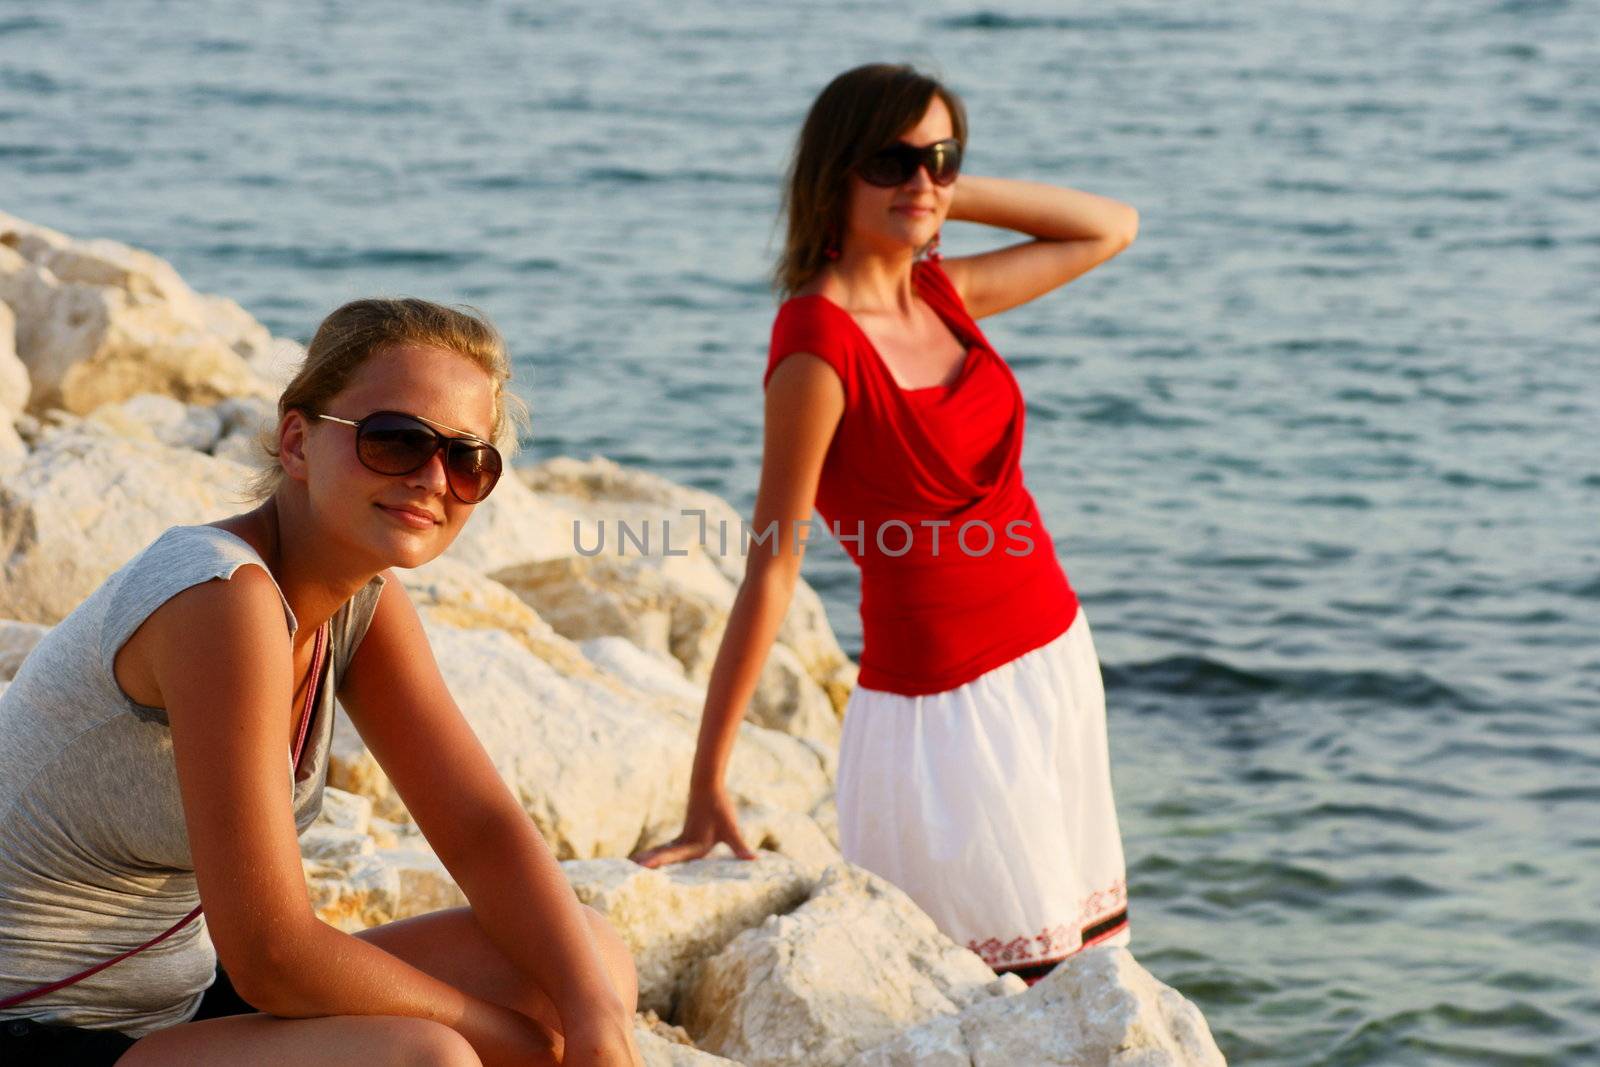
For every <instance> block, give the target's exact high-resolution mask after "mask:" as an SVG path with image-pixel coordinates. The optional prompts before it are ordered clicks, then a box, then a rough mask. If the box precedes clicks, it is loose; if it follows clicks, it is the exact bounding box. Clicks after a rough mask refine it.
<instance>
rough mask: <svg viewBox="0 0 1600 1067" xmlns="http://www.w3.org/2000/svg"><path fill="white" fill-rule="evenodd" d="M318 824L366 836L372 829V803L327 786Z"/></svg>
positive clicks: (358, 796)
mask: <svg viewBox="0 0 1600 1067" xmlns="http://www.w3.org/2000/svg"><path fill="white" fill-rule="evenodd" d="M317 823H319V824H322V825H326V826H331V827H334V828H336V829H339V830H353V831H355V832H356V833H358V834H365V833H367V832H368V831H369V830H370V829H371V827H372V801H371V800H368V799H367V798H366V797H364V796H360V795H358V794H356V793H347V792H345V791H344V790H343V789H335V788H333V787H332V786H326V787H324V788H323V790H322V810H321V811H319V812H318V813H317Z"/></svg>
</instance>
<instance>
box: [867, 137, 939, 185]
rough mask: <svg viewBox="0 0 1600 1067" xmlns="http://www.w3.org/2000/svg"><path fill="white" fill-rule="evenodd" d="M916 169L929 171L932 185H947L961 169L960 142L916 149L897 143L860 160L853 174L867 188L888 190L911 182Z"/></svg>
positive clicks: (913, 146)
mask: <svg viewBox="0 0 1600 1067" xmlns="http://www.w3.org/2000/svg"><path fill="white" fill-rule="evenodd" d="M918 167H927V168H928V177H929V178H930V179H932V181H933V184H935V185H949V184H950V183H951V182H953V181H955V180H956V175H957V174H958V173H959V172H960V170H961V142H960V141H958V140H956V139H955V138H954V137H951V138H949V139H948V140H944V141H935V142H933V144H930V145H926V146H924V147H922V148H918V147H917V146H916V145H909V144H906V143H905V142H904V141H900V142H897V143H895V144H892V145H890V146H889V147H888V148H885V149H883V150H881V151H878V152H874V153H872V155H870V156H868V157H867V158H866V159H863V160H862V161H861V162H860V163H859V164H857V166H856V173H857V174H859V175H861V180H862V181H864V182H866V183H867V184H868V185H876V186H878V187H879V188H882V189H889V188H893V187H894V186H896V185H904V184H905V183H906V182H908V181H910V180H911V177H912V175H914V174H916V173H917V168H918Z"/></svg>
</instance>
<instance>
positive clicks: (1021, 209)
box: [944, 175, 1139, 319]
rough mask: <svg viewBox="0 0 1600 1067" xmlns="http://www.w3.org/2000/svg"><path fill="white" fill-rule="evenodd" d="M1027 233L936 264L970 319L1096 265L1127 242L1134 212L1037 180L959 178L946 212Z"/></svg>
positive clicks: (1133, 227) (1135, 228) (1008, 305)
mask: <svg viewBox="0 0 1600 1067" xmlns="http://www.w3.org/2000/svg"><path fill="white" fill-rule="evenodd" d="M948 217H949V218H951V219H955V220H958V221H962V222H976V223H981V224H983V225H985V226H996V227H999V228H1001V229H1005V230H1015V231H1016V232H1018V233H1025V234H1027V235H1029V236H1030V237H1032V238H1033V240H1031V241H1025V242H1023V243H1022V244H1017V245H1012V246H1011V247H1009V248H1001V249H996V250H995V251H993V252H984V253H981V254H979V255H975V256H958V257H953V258H950V259H946V260H945V261H944V269H945V273H947V274H948V275H949V276H950V280H951V282H953V283H954V284H955V287H956V290H957V291H958V292H959V293H960V294H961V298H962V300H964V301H965V302H966V305H967V310H968V311H969V312H970V313H971V315H972V317H973V318H975V319H981V318H983V317H984V316H985V315H993V314H995V313H996V312H999V311H1005V310H1006V309H1007V308H1013V307H1016V306H1017V305H1018V304H1025V303H1027V302H1028V301H1029V300H1032V299H1034V298H1035V297H1038V296H1043V295H1044V294H1045V293H1048V292H1049V291H1050V290H1052V289H1054V288H1056V287H1057V286H1060V285H1064V284H1066V283H1067V282H1069V281H1071V280H1072V279H1073V278H1076V277H1078V276H1079V275H1080V274H1085V273H1087V272H1088V271H1090V270H1092V269H1094V268H1095V267H1097V266H1099V265H1100V264H1101V263H1104V262H1105V261H1106V260H1108V259H1110V258H1111V257H1112V256H1114V255H1116V254H1117V253H1119V252H1121V251H1122V250H1123V249H1125V248H1127V247H1128V246H1129V245H1130V244H1132V243H1133V239H1134V237H1135V236H1136V235H1137V234H1138V232H1139V213H1138V212H1137V211H1135V210H1134V209H1133V208H1132V207H1130V206H1129V205H1127V204H1124V203H1121V202H1120V201H1117V200H1112V199H1109V198H1108V197H1103V196H1096V195H1095V194H1093V193H1086V192H1082V191H1080V190H1077V189H1066V188H1062V187H1060V186H1055V185H1045V184H1043V183H1040V182H1024V181H1013V180H1011V179H1008V178H983V177H977V176H975V175H962V176H961V177H960V178H958V179H957V180H956V191H955V197H954V199H953V200H952V202H951V204H950V214H949V216H948Z"/></svg>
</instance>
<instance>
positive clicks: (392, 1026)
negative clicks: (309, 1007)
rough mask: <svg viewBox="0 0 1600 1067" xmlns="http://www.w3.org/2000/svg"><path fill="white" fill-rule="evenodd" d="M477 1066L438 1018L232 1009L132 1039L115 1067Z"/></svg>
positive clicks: (473, 1056)
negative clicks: (291, 1015)
mask: <svg viewBox="0 0 1600 1067" xmlns="http://www.w3.org/2000/svg"><path fill="white" fill-rule="evenodd" d="M196 1063H226V1064H229V1065H232V1067H282V1065H283V1064H286V1063H292V1064H295V1065H296V1067H312V1065H316V1067H345V1065H348V1064H351V1063H374V1064H377V1063H381V1064H385V1065H390V1064H393V1065H395V1067H424V1065H426V1067H481V1061H480V1060H479V1059H478V1055H477V1053H475V1052H473V1051H472V1046H471V1045H470V1044H468V1043H467V1039H466V1038H464V1037H462V1036H461V1035H460V1034H458V1033H456V1032H455V1031H454V1030H452V1029H450V1028H449V1027H448V1026H445V1025H444V1024H442V1023H436V1022H432V1021H431V1020H428V1019H407V1018H402V1017H399V1016H394V1015H330V1016H327V1017H324V1018H320V1019H279V1018H275V1017H273V1016H271V1015H233V1016H229V1017H228V1018H225V1019H207V1020H205V1021H204V1022H198V1023H183V1024H181V1025H178V1026H173V1027H169V1028H168V1029H165V1030H158V1031H156V1032H155V1033H153V1034H151V1035H149V1036H148V1037H144V1038H141V1039H140V1040H138V1041H136V1042H135V1043H134V1045H133V1047H132V1048H130V1049H129V1050H128V1051H127V1052H125V1053H123V1055H122V1058H121V1059H119V1060H117V1067H180V1065H181V1067H188V1065H190V1064H196Z"/></svg>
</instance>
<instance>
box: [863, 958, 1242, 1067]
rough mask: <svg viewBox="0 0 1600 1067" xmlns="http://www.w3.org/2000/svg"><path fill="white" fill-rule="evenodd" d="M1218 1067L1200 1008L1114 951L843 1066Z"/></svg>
mask: <svg viewBox="0 0 1600 1067" xmlns="http://www.w3.org/2000/svg"><path fill="white" fill-rule="evenodd" d="M1018 1063H1028V1064H1038V1065H1039V1067H1056V1065H1060V1067H1078V1065H1080V1064H1105V1065H1107V1067H1223V1065H1224V1063H1225V1061H1224V1059H1223V1056H1222V1052H1221V1050H1219V1049H1218V1048H1217V1045H1216V1042H1215V1041H1214V1040H1213V1039H1212V1037H1211V1030H1210V1028H1209V1027H1208V1026H1207V1025H1206V1021H1205V1018H1204V1017H1203V1016H1202V1015H1201V1014H1200V1010H1199V1009H1198V1008H1196V1007H1195V1006H1194V1004H1192V1003H1190V1002H1189V1001H1188V1000H1186V999H1184V997H1183V995H1182V994H1181V993H1179V992H1178V991H1177V990H1175V989H1172V988H1170V987H1168V986H1165V985H1163V984H1162V983H1161V982H1159V981H1157V980H1156V979H1155V978H1154V977H1152V976H1151V974H1150V972H1148V971H1146V970H1145V969H1144V968H1143V967H1141V966H1140V965H1139V963H1138V961H1137V960H1135V959H1134V958H1133V955H1132V954H1131V953H1130V952H1129V951H1128V950H1127V949H1126V948H1122V947H1120V946H1098V947H1095V948H1088V949H1084V950H1083V951H1082V952H1080V953H1078V954H1077V955H1075V956H1072V957H1069V958H1068V959H1067V961H1066V962H1065V963H1063V964H1062V965H1061V966H1059V967H1057V968H1056V969H1055V970H1054V971H1052V972H1051V973H1050V974H1049V975H1047V976H1046V977H1045V978H1044V979H1043V980H1042V981H1040V982H1039V983H1037V984H1036V985H1035V986H1034V987H1033V988H1032V989H1029V990H1027V991H1026V992H1024V993H1020V994H1018V995H1016V996H1012V997H1006V998H1003V999H998V1000H990V1001H986V1002H983V1003H980V1004H976V1005H974V1006H972V1007H970V1008H968V1009H967V1010H966V1011H964V1012H962V1013H961V1014H960V1015H959V1016H955V1017H952V1016H944V1017H941V1018H939V1019H936V1020H934V1021H933V1022H931V1023H927V1024H924V1025H923V1026H920V1027H917V1028H915V1029H913V1030H910V1031H908V1032H906V1033H902V1034H899V1035H897V1036H896V1037H894V1038H892V1039H891V1040H890V1041H888V1042H886V1043H885V1044H884V1045H881V1046H879V1047H878V1048H876V1049H873V1050H871V1051H870V1052H868V1053H865V1054H863V1055H861V1056H858V1057H856V1058H855V1059H853V1060H851V1061H850V1067H922V1065H925V1064H936V1065H938V1067H1009V1065H1011V1064H1018Z"/></svg>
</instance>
